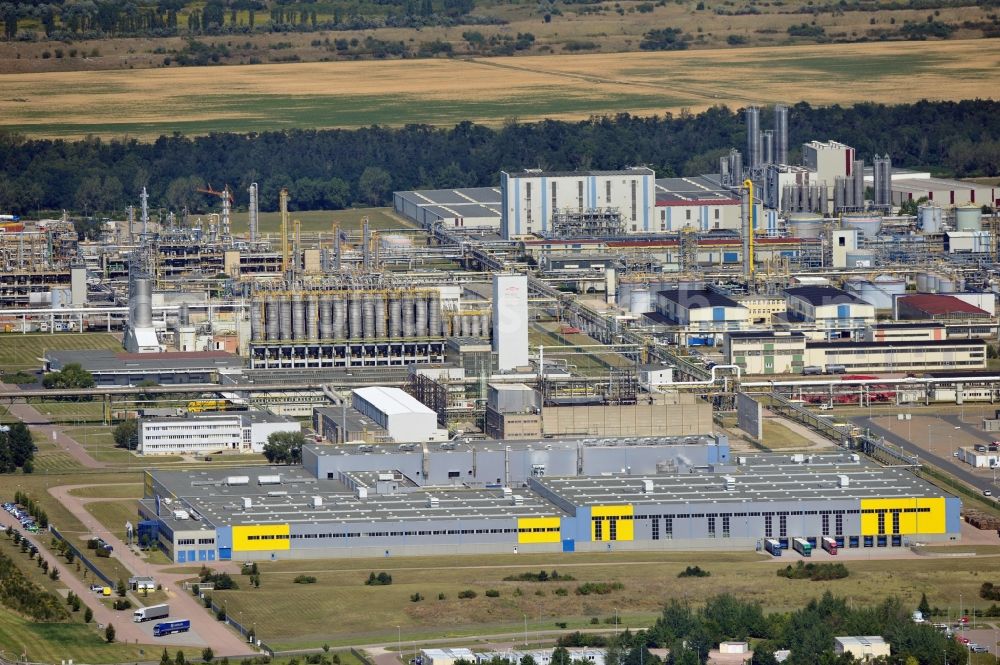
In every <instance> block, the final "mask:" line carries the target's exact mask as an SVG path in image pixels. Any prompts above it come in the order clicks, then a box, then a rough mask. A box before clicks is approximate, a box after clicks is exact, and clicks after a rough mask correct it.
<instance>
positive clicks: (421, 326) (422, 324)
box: [413, 293, 427, 337]
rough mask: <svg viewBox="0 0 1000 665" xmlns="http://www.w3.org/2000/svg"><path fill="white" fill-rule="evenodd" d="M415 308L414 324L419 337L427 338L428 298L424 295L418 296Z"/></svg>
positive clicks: (414, 303)
mask: <svg viewBox="0 0 1000 665" xmlns="http://www.w3.org/2000/svg"><path fill="white" fill-rule="evenodd" d="M413 306H414V314H413V322H414V325H415V327H416V330H417V337H427V297H426V296H424V294H422V293H420V294H417V297H416V298H414V301H413Z"/></svg>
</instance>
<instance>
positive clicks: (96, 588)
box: [90, 584, 104, 593]
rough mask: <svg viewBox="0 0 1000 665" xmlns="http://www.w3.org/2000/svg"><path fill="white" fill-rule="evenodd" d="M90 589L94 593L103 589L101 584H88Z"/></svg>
mask: <svg viewBox="0 0 1000 665" xmlns="http://www.w3.org/2000/svg"><path fill="white" fill-rule="evenodd" d="M90 590H91V591H92V592H94V593H101V592H102V591H104V585H103V584H91V585H90Z"/></svg>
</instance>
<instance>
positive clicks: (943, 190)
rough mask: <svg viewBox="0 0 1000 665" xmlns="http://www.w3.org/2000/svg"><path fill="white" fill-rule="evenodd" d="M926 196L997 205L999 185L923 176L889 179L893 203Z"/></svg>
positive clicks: (944, 203)
mask: <svg viewBox="0 0 1000 665" xmlns="http://www.w3.org/2000/svg"><path fill="white" fill-rule="evenodd" d="M922 198H927V199H928V200H929V201H932V202H934V203H936V204H938V205H942V206H959V205H965V204H969V203H971V204H974V205H980V206H981V205H988V206H995V205H1000V187H993V186H991V185H984V184H980V183H975V182H967V181H964V180H951V179H947V178H930V177H927V178H924V177H905V178H901V177H894V178H893V179H892V202H893V205H896V206H899V205H902V204H903V202H904V201H918V200H920V199H922Z"/></svg>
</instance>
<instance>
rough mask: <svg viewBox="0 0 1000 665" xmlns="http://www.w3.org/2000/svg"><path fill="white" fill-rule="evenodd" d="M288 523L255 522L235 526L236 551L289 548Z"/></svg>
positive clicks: (234, 542) (234, 549)
mask: <svg viewBox="0 0 1000 665" xmlns="http://www.w3.org/2000/svg"><path fill="white" fill-rule="evenodd" d="M288 536H289V528H288V525H287V524H253V525H248V526H234V527H233V551H234V552H240V551H243V552H259V551H262V550H287V549H289V546H290V544H291V541H290V540H289V538H288Z"/></svg>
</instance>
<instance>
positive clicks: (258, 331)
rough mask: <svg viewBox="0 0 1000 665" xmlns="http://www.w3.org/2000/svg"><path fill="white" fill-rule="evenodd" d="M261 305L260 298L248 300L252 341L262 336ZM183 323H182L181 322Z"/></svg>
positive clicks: (260, 338) (258, 339)
mask: <svg viewBox="0 0 1000 665" xmlns="http://www.w3.org/2000/svg"><path fill="white" fill-rule="evenodd" d="M263 309H264V308H263V305H262V303H261V302H260V300H256V299H255V300H251V301H250V340H251V341H254V342H259V341H260V340H262V339H264V338H263V332H264V331H263V329H262V327H261V325H262V323H263V322H262V319H263V312H262V310H263ZM181 325H183V324H181Z"/></svg>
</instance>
